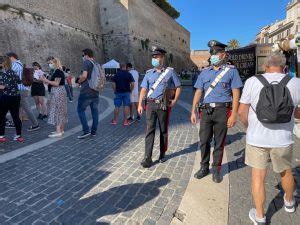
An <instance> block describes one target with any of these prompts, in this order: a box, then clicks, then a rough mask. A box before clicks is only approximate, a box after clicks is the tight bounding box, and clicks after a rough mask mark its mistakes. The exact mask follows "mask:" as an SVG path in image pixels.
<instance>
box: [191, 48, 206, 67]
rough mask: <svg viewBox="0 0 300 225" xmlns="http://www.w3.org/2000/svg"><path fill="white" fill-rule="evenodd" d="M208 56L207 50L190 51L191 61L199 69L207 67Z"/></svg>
mask: <svg viewBox="0 0 300 225" xmlns="http://www.w3.org/2000/svg"><path fill="white" fill-rule="evenodd" d="M209 58H210V54H209V51H208V50H193V51H191V60H192V61H193V63H194V64H195V65H196V66H197V67H198V68H199V69H202V67H207V66H208V65H209V62H208V60H209Z"/></svg>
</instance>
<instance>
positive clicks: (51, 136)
mask: <svg viewBox="0 0 300 225" xmlns="http://www.w3.org/2000/svg"><path fill="white" fill-rule="evenodd" d="M62 136H63V133H54V134H49V135H48V137H49V138H60V137H62Z"/></svg>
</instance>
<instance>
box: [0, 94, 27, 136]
mask: <svg viewBox="0 0 300 225" xmlns="http://www.w3.org/2000/svg"><path fill="white" fill-rule="evenodd" d="M20 101H21V97H20V96H1V97H0V136H4V134H5V122H6V114H7V113H8V112H10V114H11V117H12V119H13V121H14V124H15V126H16V133H17V135H21V132H22V122H21V120H20V116H19V111H20Z"/></svg>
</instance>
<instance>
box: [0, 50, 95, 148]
mask: <svg viewBox="0 0 300 225" xmlns="http://www.w3.org/2000/svg"><path fill="white" fill-rule="evenodd" d="M83 52H87V53H86V54H89V55H93V52H92V50H90V49H87V50H84V51H83ZM86 60H87V59H86ZM86 60H85V61H86ZM47 64H48V66H49V68H48V70H49V74H46V73H45V72H44V71H43V69H42V66H41V64H40V63H38V62H33V63H32V69H29V68H27V67H26V65H24V64H23V63H22V62H21V61H20V59H19V57H18V55H17V54H16V53H13V52H9V53H7V54H5V55H3V56H0V106H1V107H0V130H1V132H0V142H6V141H7V140H8V139H7V138H6V136H5V128H15V129H16V135H15V137H14V138H13V140H15V141H18V142H23V141H24V138H23V136H22V120H21V118H23V117H24V116H23V114H25V117H26V118H28V120H29V121H30V123H31V126H29V128H28V129H27V130H28V131H36V130H39V129H40V125H39V122H38V121H39V120H40V121H48V123H49V124H51V125H53V126H55V130H54V131H53V132H51V133H50V134H49V135H48V137H49V138H58V137H62V136H63V134H64V128H65V124H66V123H67V122H68V111H67V102H68V101H69V102H72V101H73V79H74V77H73V75H72V74H71V72H70V69H68V68H66V67H65V66H63V65H62V63H61V61H60V59H59V58H55V57H52V56H51V57H48V59H47ZM85 64H86V62H84V65H85ZM83 73H89V74H87V75H89V76H90V73H91V71H90V70H89V68H85V67H83ZM81 86H82V90H81V91H82V93H81V94H80V97H81V98H82V97H83V96H85V93H83V92H85V89H86V88H84V87H85V81H83V82H82V84H81ZM46 87H47V91H46ZM47 92H48V94H47ZM98 94H99V93H96V94H94V95H95V96H96V97H95V98H96V99H97V98H98ZM31 98H33V100H34V103H35V105H36V109H37V111H38V115H35V113H34V111H33V108H32V105H31ZM81 98H80V99H81ZM79 108H80V106H79V107H78V115H79V118H80V119H82V118H83V116H82V113H84V111H83V112H81V111H80V109H79ZM95 108H98V106H95ZM96 110H97V109H96ZM8 113H10V117H11V119H10V118H9V115H8ZM97 116H98V112H97ZM81 121H82V120H81ZM82 123H83V127H84V128H85V127H86V126H85V125H86V124H85V123H84V121H82ZM96 125H97V124H96ZM96 130H97V129H96V128H94V133H95V131H96ZM92 133H93V131H92Z"/></svg>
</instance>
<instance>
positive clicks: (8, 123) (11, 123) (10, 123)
mask: <svg viewBox="0 0 300 225" xmlns="http://www.w3.org/2000/svg"><path fill="white" fill-rule="evenodd" d="M5 128H7V129H15V128H16V126H15V124H14V123H13V122H12V121H10V120H8V121H6V123H5Z"/></svg>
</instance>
